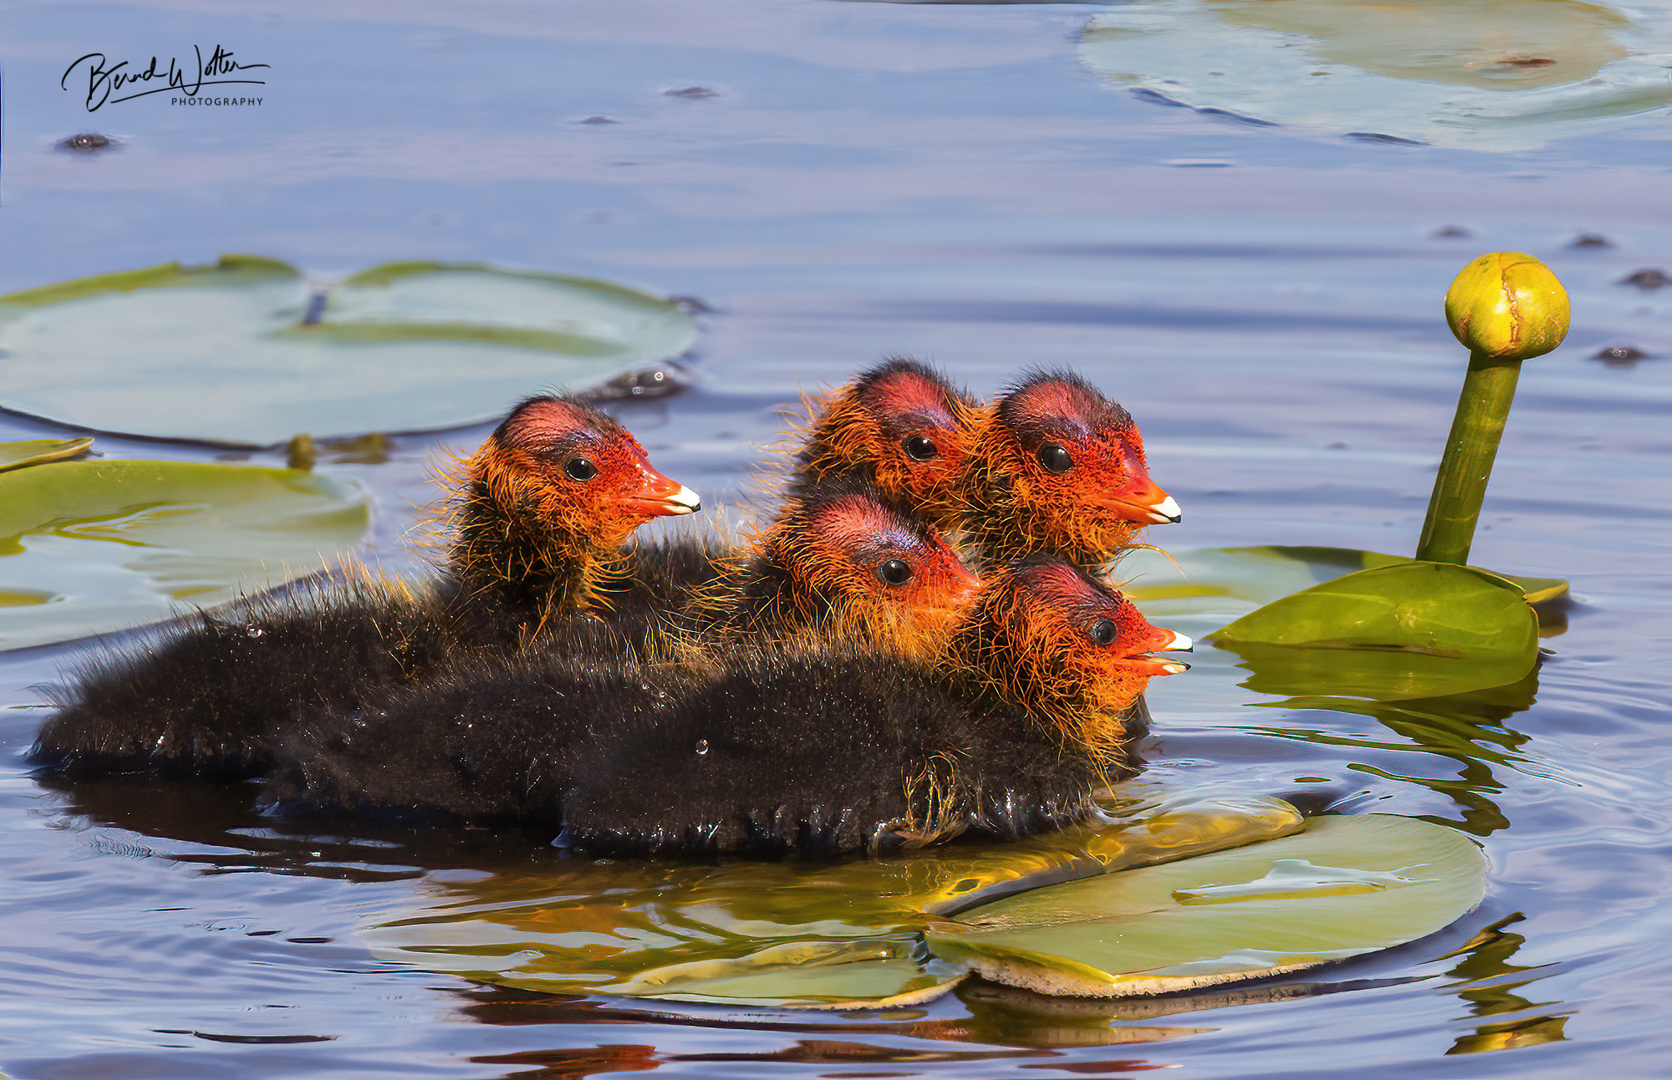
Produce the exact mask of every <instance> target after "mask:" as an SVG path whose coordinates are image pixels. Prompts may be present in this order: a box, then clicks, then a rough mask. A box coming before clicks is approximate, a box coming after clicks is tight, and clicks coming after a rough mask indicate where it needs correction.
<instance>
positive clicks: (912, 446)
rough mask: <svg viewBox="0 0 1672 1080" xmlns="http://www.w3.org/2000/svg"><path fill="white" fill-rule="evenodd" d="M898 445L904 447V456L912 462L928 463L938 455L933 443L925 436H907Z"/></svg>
mask: <svg viewBox="0 0 1672 1080" xmlns="http://www.w3.org/2000/svg"><path fill="white" fill-rule="evenodd" d="M900 445H901V446H903V447H905V450H906V456H907V457H909V458H911V459H912V460H913V461H928V460H929V459H931V458H933V457H936V456H938V455H939V454H940V451H939V450H938V449H936V448H935V441H934V440H933V439H931V438H929V437H928V436H927V435H907V436H906V437H905V439H903V440H902V441H901V443H900Z"/></svg>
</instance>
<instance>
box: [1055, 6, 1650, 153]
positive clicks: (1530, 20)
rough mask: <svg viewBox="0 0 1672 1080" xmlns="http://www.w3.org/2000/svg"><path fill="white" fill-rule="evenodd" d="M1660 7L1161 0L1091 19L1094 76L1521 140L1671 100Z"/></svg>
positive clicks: (1369, 130)
mask: <svg viewBox="0 0 1672 1080" xmlns="http://www.w3.org/2000/svg"><path fill="white" fill-rule="evenodd" d="M1668 14H1669V13H1668V12H1667V11H1665V10H1664V9H1662V8H1658V7H1657V8H1649V9H1647V10H1645V9H1632V13H1631V17H1628V16H1627V14H1626V13H1625V12H1622V11H1620V10H1616V9H1614V8H1609V7H1603V6H1599V5H1596V4H1587V3H1580V2H1578V0H1397V2H1393V3H1371V2H1362V0H1361V2H1355V0H1158V2H1152V3H1139V4H1130V5H1123V6H1122V7H1120V8H1119V9H1117V10H1115V11H1111V12H1109V13H1106V14H1101V15H1098V16H1097V17H1095V18H1094V19H1092V20H1091V22H1090V23H1088V25H1087V28H1086V30H1085V32H1084V34H1083V36H1082V39H1081V56H1082V57H1083V59H1084V60H1085V62H1086V64H1087V65H1088V66H1089V67H1090V68H1091V69H1092V70H1094V71H1096V72H1098V73H1100V74H1103V75H1105V76H1107V77H1108V78H1110V79H1112V80H1113V81H1115V82H1117V83H1119V84H1121V85H1125V86H1131V87H1134V88H1137V89H1139V90H1141V91H1143V92H1145V93H1147V94H1150V95H1154V96H1157V97H1159V98H1161V99H1162V100H1165V101H1169V102H1174V103H1178V104H1183V105H1189V106H1191V107H1193V108H1197V109H1202V110H1204V111H1207V112H1211V113H1218V114H1228V115H1232V116H1235V117H1239V118H1243V119H1246V120H1249V121H1252V122H1257V123H1278V124H1285V125H1291V126H1294V127H1297V128H1301V129H1304V130H1309V131H1319V132H1325V133H1329V134H1335V135H1355V136H1359V137H1363V138H1378V139H1382V140H1387V141H1410V142H1418V143H1432V144H1436V145H1441V146H1465V147H1469V148H1470V149H1476V150H1479V149H1488V150H1517V149H1525V148H1527V147H1532V146H1538V145H1541V144H1542V143H1544V142H1547V141H1548V140H1550V139H1554V138H1558V137H1561V136H1565V135H1572V134H1575V133H1578V132H1581V131H1585V130H1592V129H1595V128H1598V127H1601V126H1605V125H1607V124H1610V123H1620V122H1624V121H1625V120H1627V119H1629V118H1631V117H1634V116H1639V115H1642V114H1644V113H1647V112H1649V111H1651V110H1654V109H1658V108H1662V107H1664V106H1666V105H1667V104H1669V103H1672V85H1669V80H1668V72H1669V71H1672V25H1669V22H1668Z"/></svg>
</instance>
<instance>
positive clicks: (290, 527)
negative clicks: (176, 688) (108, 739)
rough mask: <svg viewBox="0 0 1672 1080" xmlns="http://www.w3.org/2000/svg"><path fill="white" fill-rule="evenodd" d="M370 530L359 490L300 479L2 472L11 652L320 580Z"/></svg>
mask: <svg viewBox="0 0 1672 1080" xmlns="http://www.w3.org/2000/svg"><path fill="white" fill-rule="evenodd" d="M368 522H369V513H368V505H367V500H366V497H365V495H364V494H363V493H362V492H361V491H360V490H359V489H357V488H354V487H352V486H349V485H346V484H343V483H340V482H338V481H335V480H331V479H328V478H326V477H322V476H315V475H312V474H308V473H299V472H294V471H292V470H289V469H267V468H258V467H255V466H248V465H210V464H199V463H191V462H172V461H109V460H105V461H65V462H56V463H51V464H45V465H35V466H31V467H29V468H27V469H17V470H14V471H11V472H5V473H0V649H16V648H21V647H23V646H27V645H41V644H45V643H47V642H53V641H65V640H68V639H70V638H77V637H83V636H86V635H88V634H94V633H99V632H102V631H107V630H116V629H121V628H124V627H128V626H135V625H138V624H141V623H146V622H153V621H156V620H158V619H162V618H166V617H168V616H169V615H172V614H175V613H177V612H178V611H179V608H180V604H181V602H191V603H194V604H200V605H208V604H215V603H219V602H220V601H223V600H230V599H232V598H233V597H235V596H237V595H238V594H239V593H240V592H248V591H252V590H255V589H259V588H261V587H263V586H266V585H273V584H278V583H280V582H282V581H285V580H287V579H288V578H292V577H296V576H299V575H302V574H308V573H312V572H315V571H318V570H320V569H322V568H324V567H326V566H331V565H335V564H336V562H337V559H338V556H339V555H340V554H341V553H342V552H344V551H347V550H348V549H349V548H351V547H353V546H354V545H355V544H356V543H357V542H358V541H359V539H360V537H361V536H362V535H363V534H364V532H365V530H366V526H367V524H368Z"/></svg>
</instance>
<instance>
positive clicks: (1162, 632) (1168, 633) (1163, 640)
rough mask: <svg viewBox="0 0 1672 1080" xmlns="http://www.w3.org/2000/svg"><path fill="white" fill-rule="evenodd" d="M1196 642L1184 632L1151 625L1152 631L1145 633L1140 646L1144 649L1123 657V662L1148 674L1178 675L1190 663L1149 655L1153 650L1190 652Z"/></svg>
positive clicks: (1186, 669)
mask: <svg viewBox="0 0 1672 1080" xmlns="http://www.w3.org/2000/svg"><path fill="white" fill-rule="evenodd" d="M1194 645H1195V643H1194V642H1192V641H1191V640H1190V639H1189V638H1187V637H1185V636H1184V635H1183V634H1179V633H1175V632H1174V631H1172V630H1166V629H1163V628H1162V627H1159V626H1152V627H1150V632H1149V633H1147V634H1145V635H1144V640H1143V641H1141V642H1139V647H1140V648H1142V649H1143V650H1144V651H1143V652H1140V653H1134V654H1133V655H1131V656H1126V657H1122V658H1121V663H1122V664H1126V665H1130V666H1132V667H1136V668H1138V669H1140V670H1141V671H1143V672H1144V673H1145V674H1148V675H1177V674H1179V673H1180V672H1183V671H1189V670H1190V665H1189V664H1186V663H1185V662H1184V661H1182V660H1164V659H1162V658H1161V657H1159V656H1151V655H1149V654H1150V653H1152V652H1189V651H1190V650H1191V649H1192V648H1193V647H1194Z"/></svg>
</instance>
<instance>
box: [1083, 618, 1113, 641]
mask: <svg viewBox="0 0 1672 1080" xmlns="http://www.w3.org/2000/svg"><path fill="white" fill-rule="evenodd" d="M1086 636H1087V637H1089V638H1091V641H1092V644H1093V645H1108V644H1111V643H1112V642H1113V641H1114V640H1115V621H1114V620H1113V619H1098V620H1097V621H1096V622H1094V623H1092V624H1091V629H1090V630H1087V631H1086Z"/></svg>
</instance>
